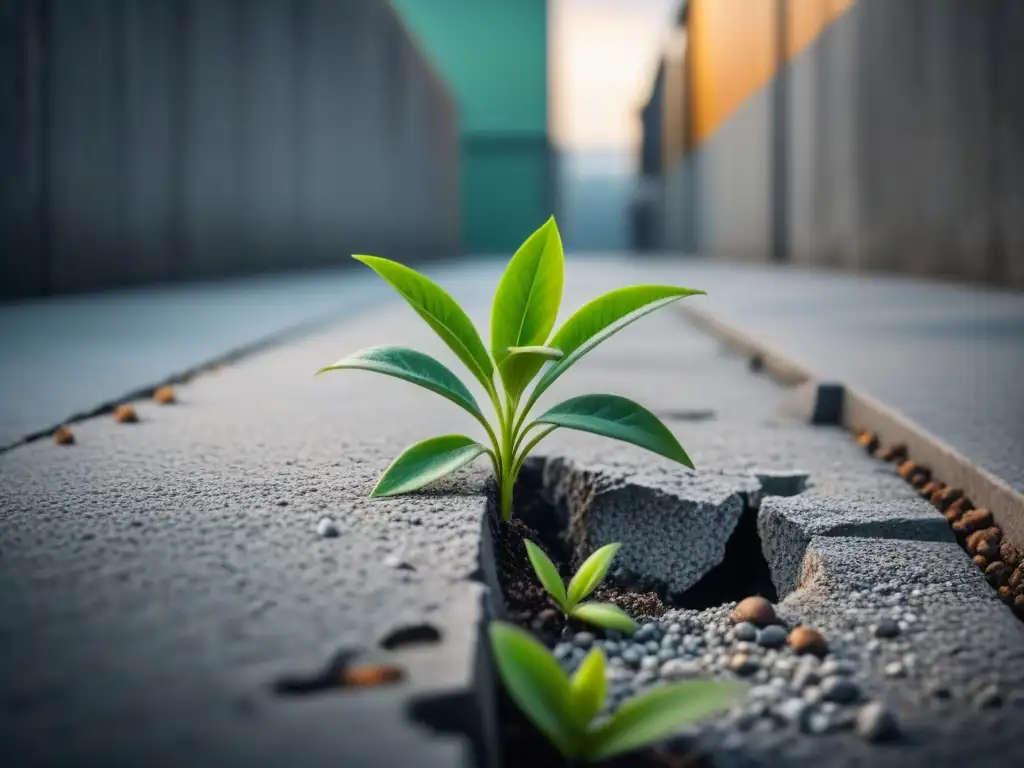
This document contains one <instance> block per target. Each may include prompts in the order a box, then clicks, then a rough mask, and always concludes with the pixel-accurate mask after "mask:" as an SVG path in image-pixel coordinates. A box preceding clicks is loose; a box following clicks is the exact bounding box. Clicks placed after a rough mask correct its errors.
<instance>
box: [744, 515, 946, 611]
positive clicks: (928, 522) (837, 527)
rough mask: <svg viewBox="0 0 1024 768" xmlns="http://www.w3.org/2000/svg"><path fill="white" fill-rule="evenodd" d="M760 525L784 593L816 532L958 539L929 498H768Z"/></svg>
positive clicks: (792, 583) (789, 588)
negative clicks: (898, 499) (937, 512)
mask: <svg viewBox="0 0 1024 768" xmlns="http://www.w3.org/2000/svg"><path fill="white" fill-rule="evenodd" d="M757 528H758V534H759V535H760V537H761V547H762V550H763V552H764V556H765V559H766V560H767V561H768V565H769V566H770V567H771V571H772V581H774V582H775V586H776V588H777V589H778V590H779V594H780V595H784V594H788V593H790V592H792V591H793V589H795V587H796V584H797V581H798V580H799V577H800V570H801V567H802V564H803V560H804V552H805V550H806V548H807V545H808V544H809V543H810V542H811V539H813V538H814V537H816V536H859V537H863V538H882V539H913V540H916V541H945V542H955V539H954V537H953V532H952V531H951V530H950V528H949V523H948V522H946V520H945V518H943V517H941V516H939V515H937V514H935V509H934V507H932V506H931V505H930V504H928V503H927V502H926V501H924V499H908V500H906V501H899V502H892V501H881V500H880V501H863V500H860V499H856V498H852V499H851V498H820V497H817V498H816V497H813V496H808V497H801V496H795V497H792V498H767V499H765V500H764V501H763V502H762V503H761V508H760V509H759V510H758V513H757Z"/></svg>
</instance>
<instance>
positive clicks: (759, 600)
mask: <svg viewBox="0 0 1024 768" xmlns="http://www.w3.org/2000/svg"><path fill="white" fill-rule="evenodd" d="M731 618H732V620H733V622H735V623H736V624H739V623H740V622H741V621H749V622H750V623H751V624H756V625H757V626H759V627H763V626H766V625H768V624H774V623H775V606H773V605H772V604H771V602H770V601H769V600H766V599H765V598H763V597H748V598H746V599H744V600H740V602H739V603H738V604H737V605H736V607H735V608H733V609H732V616H731Z"/></svg>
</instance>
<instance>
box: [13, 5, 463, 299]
mask: <svg viewBox="0 0 1024 768" xmlns="http://www.w3.org/2000/svg"><path fill="white" fill-rule="evenodd" d="M458 152H459V144H458V125H457V116H456V110H455V105H454V103H453V100H452V98H451V96H450V94H449V93H448V91H447V89H446V87H445V86H444V84H443V83H442V82H441V80H440V79H439V77H438V76H437V74H436V73H435V72H434V71H433V69H432V67H431V65H430V64H429V62H428V61H427V59H426V57H425V56H424V55H423V53H422V51H420V50H419V48H418V47H417V45H416V43H415V42H414V41H413V40H412V38H411V37H410V36H409V35H408V33H407V31H406V30H405V28H404V27H403V26H402V24H401V23H400V22H399V21H398V18H397V16H396V15H395V13H394V11H393V10H392V9H391V8H390V7H389V6H388V5H387V4H385V3H383V2H380V1H379V0H147V2H144V3H142V2H131V0H89V2H57V1H55V0H8V2H4V3H3V4H0V238H2V239H0V249H2V251H0V296H6V297H18V296H32V295H42V294H46V293H51V292H65V291H82V290H94V289H102V288H109V287H113V286H119V285H128V284H136V283H148V282H158V281H164V280H174V279H193V278H204V277H212V276H218V275H230V274H241V273H249V272H256V271H261V270H273V269H288V268H299V267H308V266H318V265H326V264H334V263H341V262H344V261H345V260H347V258H348V256H349V254H351V253H353V252H371V253H380V254H382V255H387V256H392V257H395V258H401V259H406V260H415V259H418V258H425V257H435V256H442V255H448V254H451V253H453V252H454V251H455V250H456V249H457V248H458V245H459V243H458V239H459V226H460V220H459V161H458Z"/></svg>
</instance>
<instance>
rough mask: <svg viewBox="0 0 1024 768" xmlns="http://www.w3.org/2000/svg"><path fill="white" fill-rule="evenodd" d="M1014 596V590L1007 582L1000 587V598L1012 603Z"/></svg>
mask: <svg viewBox="0 0 1024 768" xmlns="http://www.w3.org/2000/svg"><path fill="white" fill-rule="evenodd" d="M1013 598H1014V594H1013V590H1012V589H1010V588H1009V587H1008V586H1006V585H1005V584H1004V585H1003V586H1001V587H1000V588H999V599H1000V600H1002V601H1003V602H1004V603H1012V602H1013Z"/></svg>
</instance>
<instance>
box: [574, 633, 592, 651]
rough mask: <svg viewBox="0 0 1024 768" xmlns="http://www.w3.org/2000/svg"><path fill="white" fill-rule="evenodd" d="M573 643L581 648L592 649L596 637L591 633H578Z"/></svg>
mask: <svg viewBox="0 0 1024 768" xmlns="http://www.w3.org/2000/svg"><path fill="white" fill-rule="evenodd" d="M572 642H573V644H574V645H576V646H577V647H579V648H584V649H586V648H590V647H591V646H592V645H593V644H594V635H593V634H591V633H590V632H577V633H576V636H575V637H574V638H573V639H572Z"/></svg>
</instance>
